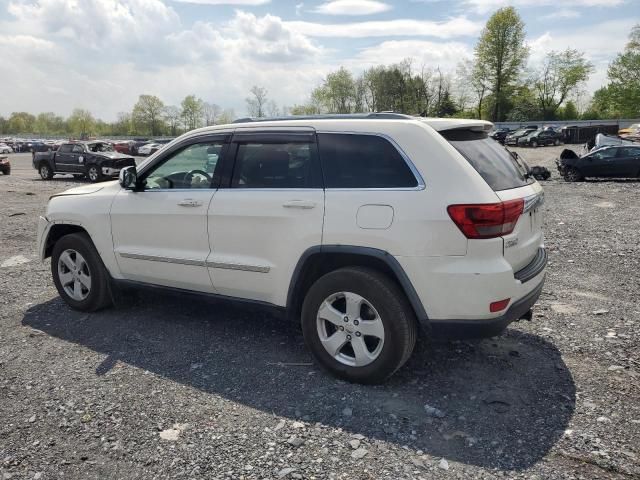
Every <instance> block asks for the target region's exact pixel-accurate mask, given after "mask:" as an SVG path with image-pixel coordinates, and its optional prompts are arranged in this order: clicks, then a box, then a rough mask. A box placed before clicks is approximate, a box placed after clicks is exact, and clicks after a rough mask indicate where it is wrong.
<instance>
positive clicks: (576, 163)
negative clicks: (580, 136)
mask: <svg viewBox="0 0 640 480" xmlns="http://www.w3.org/2000/svg"><path fill="white" fill-rule="evenodd" d="M556 164H557V166H558V171H559V172H560V175H562V176H563V177H564V179H565V180H566V181H567V182H579V181H581V180H584V178H585V177H613V178H638V177H640V145H639V146H629V145H625V146H610V147H602V148H599V149H597V150H593V151H592V152H589V153H587V154H586V155H583V156H582V157H579V156H578V155H577V154H576V153H575V152H574V151H573V150H569V149H567V150H564V151H563V152H562V154H561V155H560V158H559V159H558V160H556Z"/></svg>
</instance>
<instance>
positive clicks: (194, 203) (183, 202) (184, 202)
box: [178, 198, 202, 207]
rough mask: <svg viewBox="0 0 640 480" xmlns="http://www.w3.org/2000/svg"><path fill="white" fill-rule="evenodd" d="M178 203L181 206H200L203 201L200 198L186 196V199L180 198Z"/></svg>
mask: <svg viewBox="0 0 640 480" xmlns="http://www.w3.org/2000/svg"><path fill="white" fill-rule="evenodd" d="M178 205H180V206H181V207H199V206H201V205H202V202H199V201H198V200H193V199H192V198H185V199H184V200H180V201H179V202H178Z"/></svg>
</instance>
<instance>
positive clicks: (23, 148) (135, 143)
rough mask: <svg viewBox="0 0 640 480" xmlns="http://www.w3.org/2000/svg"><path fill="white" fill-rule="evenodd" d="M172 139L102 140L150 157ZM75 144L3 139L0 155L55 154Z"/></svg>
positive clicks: (54, 141) (115, 146) (127, 152)
mask: <svg viewBox="0 0 640 480" xmlns="http://www.w3.org/2000/svg"><path fill="white" fill-rule="evenodd" d="M171 140H173V139H172V138H163V139H149V138H134V139H133V140H100V141H101V142H103V143H109V144H111V145H113V148H114V150H115V151H117V152H120V153H125V154H127V155H137V156H142V157H145V156H149V155H151V154H153V153H155V152H157V151H158V150H160V149H161V148H162V146H163V145H164V144H167V143H169V142H170V141H171ZM69 142H75V140H73V139H71V140H36V139H18V138H3V139H0V154H2V153H14V152H16V153H18V152H31V153H32V154H35V153H38V152H55V151H57V150H58V148H60V145H63V144H65V143H69Z"/></svg>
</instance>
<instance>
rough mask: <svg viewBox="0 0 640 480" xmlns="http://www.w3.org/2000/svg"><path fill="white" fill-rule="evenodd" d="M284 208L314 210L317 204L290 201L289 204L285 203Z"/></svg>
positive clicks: (304, 201)
mask: <svg viewBox="0 0 640 480" xmlns="http://www.w3.org/2000/svg"><path fill="white" fill-rule="evenodd" d="M282 206H283V207H284V208H302V209H305V210H308V209H310V208H314V207H315V206H316V202H311V201H307V200H289V201H288V202H284V203H283V204H282Z"/></svg>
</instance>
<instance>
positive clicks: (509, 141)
mask: <svg viewBox="0 0 640 480" xmlns="http://www.w3.org/2000/svg"><path fill="white" fill-rule="evenodd" d="M491 138H493V139H494V140H497V141H498V142H500V143H501V144H503V145H512V146H515V147H532V148H536V147H543V146H545V145H556V146H557V145H560V144H561V143H562V133H561V132H560V131H559V130H557V129H555V128H553V127H538V126H537V125H528V126H526V127H522V128H518V129H517V130H511V129H509V128H497V129H495V130H494V131H493V133H492V134H491Z"/></svg>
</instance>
